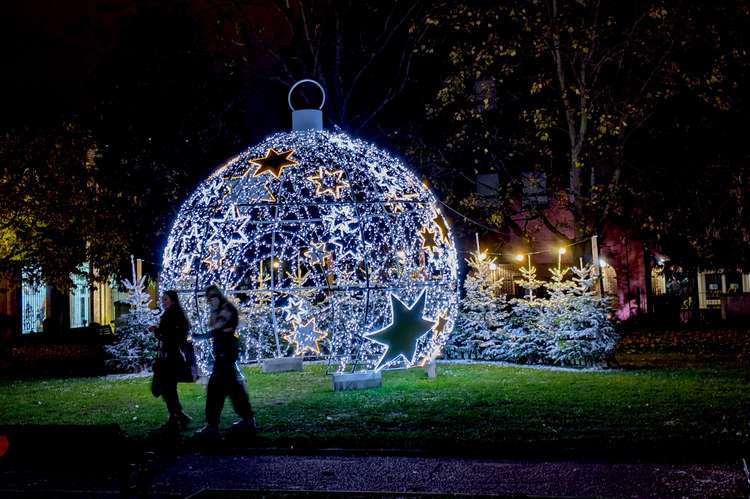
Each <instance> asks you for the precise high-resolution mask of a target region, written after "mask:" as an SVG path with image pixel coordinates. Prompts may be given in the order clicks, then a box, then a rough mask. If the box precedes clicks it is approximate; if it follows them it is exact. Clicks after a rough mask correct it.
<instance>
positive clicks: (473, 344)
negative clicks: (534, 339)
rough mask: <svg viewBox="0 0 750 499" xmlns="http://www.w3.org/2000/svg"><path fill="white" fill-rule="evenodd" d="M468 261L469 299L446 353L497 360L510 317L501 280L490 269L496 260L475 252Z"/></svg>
mask: <svg viewBox="0 0 750 499" xmlns="http://www.w3.org/2000/svg"><path fill="white" fill-rule="evenodd" d="M466 261H467V263H468V264H469V267H470V269H471V270H470V272H469V274H468V275H467V276H466V280H465V281H464V289H465V290H466V296H465V297H464V299H463V301H462V302H461V311H460V314H459V317H458V320H457V321H456V329H455V330H454V332H453V334H452V335H451V337H450V339H449V340H448V343H447V344H446V346H445V353H446V355H447V356H449V357H453V358H481V359H488V360H495V357H496V356H497V355H498V353H497V352H498V351H499V350H502V346H503V343H504V338H503V337H504V332H503V324H504V322H505V319H506V318H507V311H506V301H505V296H504V295H503V294H502V292H501V290H502V279H497V280H496V279H494V276H493V274H492V270H491V269H490V265H491V264H492V263H493V261H494V260H489V259H488V258H487V255H486V253H480V252H474V253H472V254H471V257H470V258H468V259H467V260H466Z"/></svg>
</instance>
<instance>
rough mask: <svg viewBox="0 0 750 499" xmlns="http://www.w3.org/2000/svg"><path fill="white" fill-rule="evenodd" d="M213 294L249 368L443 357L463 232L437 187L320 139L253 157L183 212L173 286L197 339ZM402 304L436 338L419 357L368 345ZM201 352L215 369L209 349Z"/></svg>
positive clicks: (393, 163) (373, 155) (335, 140)
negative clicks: (235, 323)
mask: <svg viewBox="0 0 750 499" xmlns="http://www.w3.org/2000/svg"><path fill="white" fill-rule="evenodd" d="M209 284H216V285H218V286H219V287H221V288H222V289H224V290H225V291H226V294H227V296H229V297H230V299H232V301H233V302H235V304H236V305H237V306H238V309H239V311H240V319H241V324H240V329H239V332H240V334H241V336H242V337H243V340H244V346H245V349H244V351H243V355H242V359H241V360H242V361H244V362H247V361H250V360H256V359H260V358H267V357H280V356H285V355H287V354H289V353H290V352H291V351H292V350H294V351H296V352H297V353H303V352H305V351H307V352H309V351H312V352H313V353H317V352H318V350H319V351H320V352H322V353H325V354H327V355H329V356H331V357H332V360H333V361H334V362H335V363H336V364H337V365H338V366H339V370H343V369H345V368H346V367H347V366H350V365H351V364H356V365H359V366H365V367H370V368H383V367H386V368H387V367H404V366H406V367H408V366H411V365H415V364H423V363H424V362H426V361H428V360H430V359H431V358H434V357H435V356H437V355H438V354H439V353H440V349H441V348H442V346H443V344H444V343H445V340H446V338H447V336H448V335H449V333H450V331H451V330H452V329H453V323H454V318H455V315H456V309H457V301H458V294H457V290H458V276H457V265H456V250H455V246H454V243H453V236H452V234H451V232H450V228H449V226H448V224H447V223H446V220H445V219H444V218H443V215H442V213H441V212H440V210H439V208H438V203H437V200H436V199H435V197H434V195H433V194H432V193H431V192H430V191H429V189H428V188H427V187H425V185H424V184H422V183H421V182H420V181H419V180H418V179H417V177H416V176H415V175H414V174H413V173H412V172H410V171H409V170H408V169H407V168H406V167H405V166H404V165H403V164H402V163H401V162H400V161H399V160H398V159H396V158H393V157H392V156H390V155H389V154H388V153H386V152H384V151H382V150H380V149H378V148H376V147H374V146H373V145H371V144H368V143H366V142H363V141H360V140H357V139H352V138H350V137H348V136H347V135H345V134H343V133H330V132H326V131H312V130H309V131H294V132H287V133H279V134H276V135H273V136H271V137H269V138H267V139H266V140H265V141H263V142H262V143H261V144H258V145H257V146H254V147H251V148H250V149H248V150H246V151H245V152H243V153H241V154H240V155H238V156H236V157H235V158H233V159H231V160H230V161H228V162H227V163H225V164H224V165H222V166H221V167H219V168H218V169H217V170H216V171H215V172H214V173H213V174H212V175H211V176H210V177H209V178H208V179H207V180H206V181H204V182H203V183H202V184H201V185H200V186H199V187H198V188H197V189H196V191H195V192H194V193H193V194H192V195H191V196H190V197H189V198H188V199H187V201H186V202H185V203H184V204H183V206H182V208H181V209H180V212H179V214H178V216H177V219H176V220H175V223H174V226H173V227H172V231H171V233H170V236H169V239H168V242H167V245H166V248H165V249H164V258H163V271H162V275H161V286H162V289H175V290H177V292H178V293H179V294H180V296H181V298H182V301H183V304H184V307H185V310H186V312H187V313H188V314H189V316H190V318H191V320H192V322H193V327H194V328H196V329H198V330H203V329H204V328H205V322H206V314H207V310H206V304H205V300H204V299H203V297H202V291H203V290H204V289H205V287H206V286H208V285H209ZM394 299H396V300H398V301H399V302H400V304H405V305H403V306H404V307H406V306H407V305H411V304H415V303H417V302H419V309H420V310H421V312H420V313H419V317H418V318H415V319H414V320H413V321H412V322H414V323H415V324H417V323H418V324H421V325H424V326H425V328H424V329H425V330H424V331H421V332H420V334H419V335H418V337H417V338H416V339H415V340H414V341H415V344H414V348H413V355H411V357H410V358H406V355H396V356H395V357H394V352H391V353H390V354H388V352H387V350H388V346H387V345H385V344H384V343H385V342H378V341H375V339H374V338H371V337H370V336H371V335H373V336H375V335H374V333H375V332H377V331H382V330H385V329H387V328H388V327H389V325H390V324H392V323H393V322H394V321H396V320H397V317H394V313H393V310H392V308H393V303H394V302H393V300H394ZM402 308H403V307H402ZM405 310H410V309H408V308H406V309H405ZM302 324H304V326H302ZM428 324H429V325H431V324H436V326H435V327H432V328H430V327H428V326H427V325H428ZM310 325H312V326H310ZM306 328H309V331H308V330H307V329H306ZM289 331H291V332H292V334H291V335H290V334H288V333H289ZM412 334H414V332H412ZM300 339H303V340H304V341H302V342H301V343H300V341H299V340H300ZM318 342H319V345H320V346H319V348H318ZM311 345H314V347H313V346H311ZM197 346H198V348H197V352H198V357H199V359H200V363H201V365H202V367H203V368H204V369H205V367H206V364H207V361H208V353H207V351H208V349H207V348H206V344H205V343H204V344H198V345H197ZM402 349H403V348H402ZM407 350H408V349H407ZM409 354H412V351H411V350H410V351H409ZM381 360H386V362H384V363H381Z"/></svg>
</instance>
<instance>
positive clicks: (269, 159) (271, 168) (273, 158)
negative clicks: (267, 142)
mask: <svg viewBox="0 0 750 499" xmlns="http://www.w3.org/2000/svg"><path fill="white" fill-rule="evenodd" d="M292 154H294V149H289V150H288V151H282V152H279V151H277V150H276V149H273V148H271V149H269V150H268V151H267V152H266V155H265V156H264V157H262V158H253V159H251V160H250V163H251V164H254V165H257V166H258V168H256V169H255V173H253V177H260V176H261V175H263V174H264V173H270V174H271V175H273V176H274V177H276V178H281V174H282V173H283V171H284V168H286V167H288V166H294V165H298V164H299V162H298V161H295V160H293V159H292V158H290V156H291V155H292Z"/></svg>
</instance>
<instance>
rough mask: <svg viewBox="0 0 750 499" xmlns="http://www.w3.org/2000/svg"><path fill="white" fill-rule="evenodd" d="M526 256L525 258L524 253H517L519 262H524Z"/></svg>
mask: <svg viewBox="0 0 750 499" xmlns="http://www.w3.org/2000/svg"><path fill="white" fill-rule="evenodd" d="M524 258H525V256H524V255H521V254H518V255H516V261H517V262H522V261H523V259H524Z"/></svg>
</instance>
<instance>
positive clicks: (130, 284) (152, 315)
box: [105, 257, 159, 372]
mask: <svg viewBox="0 0 750 499" xmlns="http://www.w3.org/2000/svg"><path fill="white" fill-rule="evenodd" d="M131 260H132V257H131ZM123 285H124V286H125V288H126V289H127V290H128V297H127V299H126V300H125V302H126V303H128V304H129V305H130V311H129V312H128V313H127V314H123V315H122V316H120V317H118V318H117V321H116V323H115V325H116V330H115V332H116V334H117V341H116V342H115V343H113V344H112V345H108V346H107V347H105V350H106V352H107V353H108V354H109V355H110V356H111V358H110V359H107V361H106V364H107V366H108V367H110V368H113V369H115V370H118V371H128V372H137V371H142V370H144V369H147V368H149V367H150V366H151V364H152V363H153V361H154V359H155V358H156V353H157V349H158V346H159V340H157V339H156V336H155V335H154V333H152V332H150V331H149V330H148V328H149V326H152V325H155V324H156V322H157V314H158V311H157V310H152V309H151V308H150V307H149V306H150V304H151V296H150V295H149V294H148V291H147V285H146V276H141V277H140V278H139V279H136V274H135V267H134V268H133V280H132V281H128V280H127V279H125V280H124V281H123Z"/></svg>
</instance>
